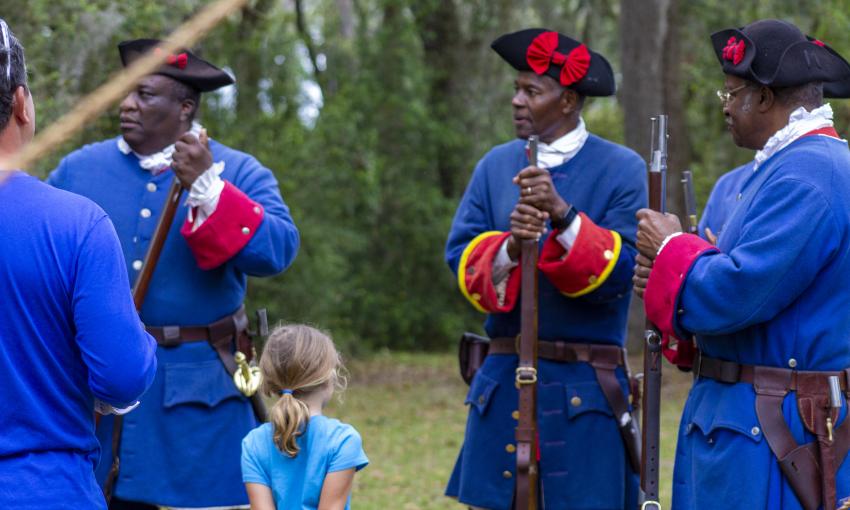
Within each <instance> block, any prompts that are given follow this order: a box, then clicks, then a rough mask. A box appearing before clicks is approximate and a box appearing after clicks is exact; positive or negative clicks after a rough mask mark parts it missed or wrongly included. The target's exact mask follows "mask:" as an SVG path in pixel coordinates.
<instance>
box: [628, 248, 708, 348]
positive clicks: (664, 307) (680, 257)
mask: <svg viewBox="0 0 850 510" xmlns="http://www.w3.org/2000/svg"><path fill="white" fill-rule="evenodd" d="M709 251H719V250H718V249H717V248H716V247H715V246H714V245H712V244H711V243H709V242H708V241H705V240H703V239H702V238H700V237H699V236H696V235H693V234H682V235H678V236H676V237H674V238H672V239H670V240H669V241H668V242H667V245H666V246H665V247H664V249H663V250H661V253H659V254H658V256H657V257H655V262H654V263H653V265H652V272H650V273H649V280H648V281H647V282H646V292H645V293H644V296H643V300H644V309H645V310H646V316H647V318H649V320H651V321H652V323H653V324H655V326H656V327H658V329H660V330H661V332H662V333H664V334H665V335H670V334H673V335H675V329H674V326H673V324H674V317H675V314H676V313H677V311H676V306H677V304H678V302H679V292H681V290H682V285H683V284H684V283H685V279H686V278H685V277H686V276H687V274H688V273H689V272H690V270H691V266H692V265H693V264H694V262H695V261H696V260H697V259H698V258H699V257H700V256H701V255H702V254H703V253H706V252H709Z"/></svg>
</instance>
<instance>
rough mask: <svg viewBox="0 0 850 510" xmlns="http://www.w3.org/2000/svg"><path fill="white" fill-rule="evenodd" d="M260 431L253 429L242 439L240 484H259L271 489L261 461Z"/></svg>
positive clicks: (269, 480) (266, 471) (268, 477)
mask: <svg viewBox="0 0 850 510" xmlns="http://www.w3.org/2000/svg"><path fill="white" fill-rule="evenodd" d="M259 431H260V429H254V430H252V431H251V432H249V433H248V435H247V436H245V438H244V439H242V482H244V483H259V484H262V485H266V486H268V487H271V485H272V482H271V477H270V476H269V473H268V470H267V469H266V468H265V465H266V463H264V462H263V461H262V459H261V458H260V457H261V453H260V452H261V451H262V448H261V446H262V445H260V444H258V443H259V439H261V437H262V434H259Z"/></svg>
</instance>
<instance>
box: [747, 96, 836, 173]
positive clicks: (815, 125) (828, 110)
mask: <svg viewBox="0 0 850 510" xmlns="http://www.w3.org/2000/svg"><path fill="white" fill-rule="evenodd" d="M827 127H832V106H830V105H829V103H827V104H825V105H823V106H821V107H819V108H815V109H814V110H812V111H808V110H806V109H805V108H804V107H802V106H801V107H799V108H797V109H796V110H794V111H793V112H791V115H790V116H789V117H788V124H786V125H785V127H784V128H782V129H780V130H779V131H777V132H776V133H774V135H773V136H771V137H770V138H769V139H768V140H767V143H765V144H764V147H763V148H762V149H761V150H760V151H758V152H756V157H755V160H756V163H755V166H754V169H758V167H759V166H761V164H762V163H764V162H765V161H767V160H768V159H770V157H771V156H773V155H774V154H776V153H777V152H779V151H781V150H782V149H784V148H785V147H787V146H788V144H790V143H791V142H793V141H794V140H796V139H797V138H800V137H801V136H803V135H804V134H806V133H808V132H809V131H814V130H815V129H822V128H827Z"/></svg>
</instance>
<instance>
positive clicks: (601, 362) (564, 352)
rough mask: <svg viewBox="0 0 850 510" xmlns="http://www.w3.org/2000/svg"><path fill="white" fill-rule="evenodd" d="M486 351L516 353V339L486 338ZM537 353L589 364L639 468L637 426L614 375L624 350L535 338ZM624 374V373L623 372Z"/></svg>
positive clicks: (622, 364)
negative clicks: (488, 342)
mask: <svg viewBox="0 0 850 510" xmlns="http://www.w3.org/2000/svg"><path fill="white" fill-rule="evenodd" d="M489 354H517V339H514V338H504V337H502V338H494V339H492V340H490V345H489V351H488V355H489ZM537 357H538V358H541V359H547V360H550V361H558V362H562V363H576V362H585V363H589V364H590V365H591V366H592V367H593V371H594V373H595V374H596V381H597V382H598V383H599V387H600V389H601V390H602V393H603V394H604V395H605V399H606V400H607V401H608V405H610V406H611V410H612V411H613V413H614V416H615V417H616V419H617V427H618V428H619V431H620V435H621V437H622V438H623V443H624V446H625V450H626V453H627V455H628V458H629V463H630V465H631V466H632V470H634V471H635V472H637V471H638V470H639V469H640V430H639V429H638V426H637V422H636V421H635V420H634V419H633V417H632V415H631V413H630V412H629V401H628V398H627V396H626V394H625V393H624V392H623V389H622V388H621V387H620V382H619V380H618V379H617V371H616V370H617V367H623V368H624V369H625V368H626V350H625V349H623V348H621V347H618V346H616V345H602V344H583V343H573V342H564V341H561V340H555V341H547V340H538V341H537ZM627 376H628V374H627ZM629 385H630V386H631V387H632V397H633V402H634V406H635V407H637V406H638V399H639V398H640V397H639V392H638V391H637V384H633V380H632V379H631V377H629Z"/></svg>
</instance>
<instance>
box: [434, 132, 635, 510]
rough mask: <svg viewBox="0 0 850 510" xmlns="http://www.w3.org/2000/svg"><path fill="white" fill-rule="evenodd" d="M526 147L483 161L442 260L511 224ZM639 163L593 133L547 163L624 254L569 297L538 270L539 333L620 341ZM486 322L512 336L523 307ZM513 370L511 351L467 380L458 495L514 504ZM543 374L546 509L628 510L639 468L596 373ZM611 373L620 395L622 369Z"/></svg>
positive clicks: (501, 507) (517, 144) (494, 332)
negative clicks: (591, 286)
mask: <svg viewBox="0 0 850 510" xmlns="http://www.w3.org/2000/svg"><path fill="white" fill-rule="evenodd" d="M524 146H525V142H524V141H522V140H515V141H512V142H509V143H506V144H504V145H500V146H498V147H495V148H494V149H492V150H491V151H490V152H489V153H487V154H486V155H485V156H484V158H483V159H482V160H481V161H480V162H479V163H478V166H477V167H476V169H475V172H474V173H473V176H472V179H471V181H470V183H469V185H468V187H467V189H466V192H465V193H464V196H463V199H462V200H461V203H460V206H459V207H458V210H457V213H456V214H455V218H454V222H453V224H452V229H451V232H450V233H449V238H448V242H447V245H446V260H447V262H448V264H449V266H450V267H451V268H452V270H453V271H455V272H457V270H458V266H459V265H460V264H461V263H462V261H461V258H462V254H464V253H465V251H466V248H467V247H468V245H469V244H470V243H471V241H472V240H473V239H474V238H476V236H478V235H479V234H481V233H482V232H487V231H509V230H510V220H509V216H510V213H511V211H512V210H513V208H514V206H515V205H516V203H517V200H518V199H519V189H518V188H517V187H516V186H515V185H514V184H512V182H511V179H512V178H513V176H514V175H515V174H516V173H517V172H519V171H520V170H521V169H522V168H524V167H526V166H527V165H528V160H527V158H526V155H525V149H524ZM645 170H646V167H645V165H644V163H643V161H642V160H641V159H640V157H638V156H637V155H636V154H635V153H634V152H632V151H631V150H629V149H626V148H624V147H622V146H619V145H616V144H614V143H611V142H609V141H606V140H604V139H602V138H599V137H597V136H595V135H590V136H589V138H588V139H587V142H586V143H585V145H584V147H583V148H582V149H581V150H580V151H579V152H578V154H576V156H575V157H573V158H572V159H571V160H570V161H568V162H567V163H565V164H562V165H560V166H557V167H554V168H551V169H550V172H551V174H552V180H553V182H554V184H555V187H556V188H557V190H558V193H559V194H561V196H563V197H564V199H565V200H567V201H568V202H569V203H571V204H573V205H574V206H575V207H576V208H577V209H578V210H579V211H580V212H582V213H584V214H586V215H587V217H588V218H589V219H590V220H592V222H593V223H595V224H596V225H598V226H599V227H602V228H604V229H611V230H613V231H615V232H617V233H619V236H620V237H621V239H622V249H621V250H619V258H618V259H617V260H616V261H611V262H612V268H613V269H612V270H611V271H610V274H609V275H608V276H607V279H606V280H605V281H604V282H603V283H602V284H601V285H599V286H598V287H596V288H595V290H593V291H592V292H589V293H587V294H584V295H582V296H580V297H568V296H566V295H565V294H563V293H562V292H561V291H560V290H559V289H558V288H557V287H556V286H555V285H554V284H553V282H551V281H549V279H548V278H547V277H545V276H543V275H541V276H540V279H539V310H540V312H539V336H540V338H541V339H544V340H556V339H560V340H566V341H570V342H586V343H599V344H610V345H617V346H623V345H624V341H625V330H626V315H627V311H628V304H629V299H630V288H631V277H632V267H633V266H634V256H635V248H634V239H635V232H636V220H635V212H636V211H637V210H638V209H639V208H641V207H645V206H646V185H645ZM588 225H590V224H589V223H588ZM584 228H585V223H582V229H584ZM588 228H592V225H590V226H589V227H588ZM544 242H545V239H542V240H541V243H544ZM485 329H486V330H487V333H488V334H489V335H490V336H491V337H509V336H515V335H516V334H517V333H518V332H519V306H518V305H517V306H516V307H515V308H514V309H513V310H512V311H509V312H506V313H491V314H489V315H488V316H487V321H486V324H485ZM516 366H517V357H516V356H515V355H501V354H500V355H492V356H488V357H487V359H486V361H485V363H484V365H483V367H482V368H481V370H479V372H478V373H477V374H476V376H475V378H474V380H473V381H472V385H471V387H470V389H469V394H468V396H467V398H466V404H467V405H468V406H469V418H468V421H467V427H466V435H465V438H464V444H463V446H462V449H461V452H460V454H459V456H458V461H457V464H456V465H455V468H454V472H453V473H452V476H451V479H450V481H449V484H448V488H447V489H446V493H447V494H448V495H449V496H454V497H457V498H458V499H459V500H460V501H461V502H463V503H466V504H469V505H473V506H477V507H482V508H489V509H495V510H507V509H509V508H510V507H511V499H512V494H513V490H514V479H513V476H514V474H515V471H516V454H515V453H514V452H513V451H512V448H511V447H512V446H513V445H514V444H515V438H514V428H515V427H516V424H517V422H516V420H515V419H514V417H513V416H512V412H513V411H514V410H516V409H517V399H518V393H517V390H516V388H515V387H514V378H515V373H514V370H515V368H516ZM538 374H539V382H538V422H539V431H540V455H541V460H540V474H541V477H540V479H541V486H542V495H543V496H542V499H543V500H544V504H545V508H546V509H547V510H553V509H562V508H563V509H566V508H596V509H612V510H613V509H622V508H633V507H634V506H635V502H636V494H637V475H636V474H635V473H633V472H632V471H631V468H630V467H629V465H628V461H627V460H626V457H625V453H624V447H623V442H622V439H621V437H620V434H619V432H618V430H617V426H616V423H615V420H614V419H613V417H612V411H611V408H610V406H609V405H608V402H607V401H606V400H605V397H604V395H603V394H602V390H601V389H600V387H599V385H598V384H597V382H596V377H595V374H594V371H593V369H592V368H591V367H590V365H588V364H586V363H569V364H567V363H556V362H551V361H546V360H540V361H539V367H538ZM618 376H619V378H620V382H621V386H622V387H623V391H627V384H626V378H625V374H624V373H623V371H622V370H618ZM574 397H578V398H574ZM509 445H510V446H509Z"/></svg>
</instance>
